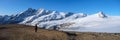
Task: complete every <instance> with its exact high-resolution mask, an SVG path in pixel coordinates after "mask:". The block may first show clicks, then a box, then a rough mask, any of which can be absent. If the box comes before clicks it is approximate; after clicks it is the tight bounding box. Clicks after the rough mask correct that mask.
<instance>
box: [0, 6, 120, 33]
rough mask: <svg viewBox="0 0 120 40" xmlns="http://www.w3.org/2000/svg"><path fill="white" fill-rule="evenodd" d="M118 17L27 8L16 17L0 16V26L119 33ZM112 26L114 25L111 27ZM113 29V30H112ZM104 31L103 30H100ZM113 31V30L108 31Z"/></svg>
mask: <svg viewBox="0 0 120 40" xmlns="http://www.w3.org/2000/svg"><path fill="white" fill-rule="evenodd" d="M119 20H120V16H117V17H116V16H109V15H106V14H104V13H103V12H98V13H96V14H93V15H87V14H84V13H72V12H58V11H53V10H45V9H37V10H36V9H32V8H28V9H27V10H26V11H23V12H22V13H19V14H16V15H11V16H8V15H5V16H0V22H1V23H0V24H24V25H31V26H35V25H36V24H37V26H38V27H40V28H44V29H54V30H62V31H78V32H79V31H84V32H88V31H91V32H120V31H118V30H119V26H120V25H119V23H120V21H119ZM112 24H114V25H112ZM113 27H115V28H113ZM102 29H104V30H105V31H104V30H102ZM110 29H113V30H110Z"/></svg>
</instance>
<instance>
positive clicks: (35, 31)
mask: <svg viewBox="0 0 120 40" xmlns="http://www.w3.org/2000/svg"><path fill="white" fill-rule="evenodd" d="M37 28H38V27H37V24H36V25H35V32H37Z"/></svg>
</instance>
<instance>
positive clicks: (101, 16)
mask: <svg viewBox="0 0 120 40" xmlns="http://www.w3.org/2000/svg"><path fill="white" fill-rule="evenodd" d="M97 15H98V16H99V17H100V18H105V17H107V16H106V15H105V14H104V13H103V12H102V11H100V12H98V13H97Z"/></svg>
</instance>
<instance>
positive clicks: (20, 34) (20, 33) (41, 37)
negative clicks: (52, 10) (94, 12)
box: [0, 24, 120, 40]
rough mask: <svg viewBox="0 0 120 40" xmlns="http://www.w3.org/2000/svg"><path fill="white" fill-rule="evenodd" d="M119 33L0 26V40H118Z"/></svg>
mask: <svg viewBox="0 0 120 40" xmlns="http://www.w3.org/2000/svg"><path fill="white" fill-rule="evenodd" d="M119 39H120V33H94V32H70V31H69V32H64V31H62V32H61V31H55V30H45V29H38V31H37V32H35V30H34V26H26V25H18V24H7V25H0V40H119Z"/></svg>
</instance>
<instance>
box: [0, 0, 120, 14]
mask: <svg viewBox="0 0 120 40" xmlns="http://www.w3.org/2000/svg"><path fill="white" fill-rule="evenodd" d="M28 8H35V9H39V8H44V9H46V10H56V11H60V12H61V11H62V12H74V13H85V14H95V13H97V12H99V11H103V12H104V13H105V14H108V15H117V16H120V0H0V14H3V15H4V14H8V15H11V14H17V13H20V12H23V11H25V10H27V9H28Z"/></svg>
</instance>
